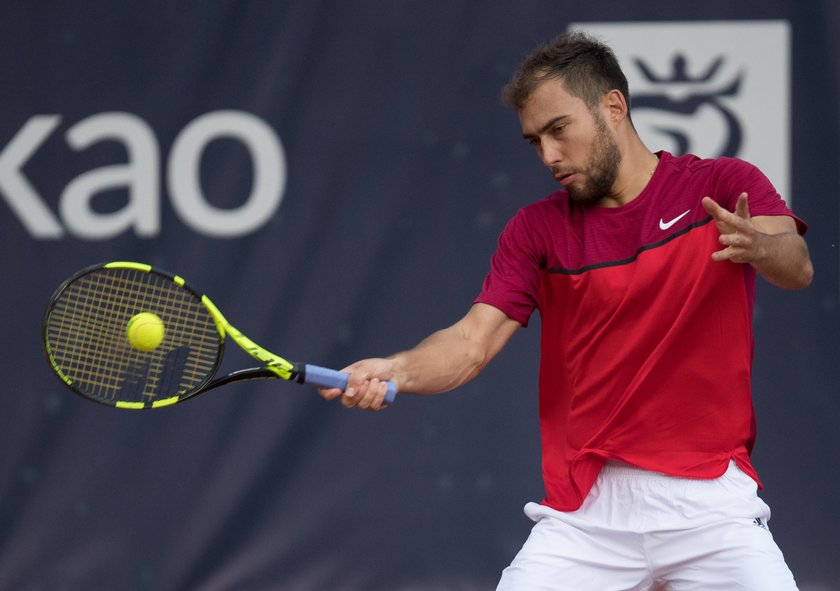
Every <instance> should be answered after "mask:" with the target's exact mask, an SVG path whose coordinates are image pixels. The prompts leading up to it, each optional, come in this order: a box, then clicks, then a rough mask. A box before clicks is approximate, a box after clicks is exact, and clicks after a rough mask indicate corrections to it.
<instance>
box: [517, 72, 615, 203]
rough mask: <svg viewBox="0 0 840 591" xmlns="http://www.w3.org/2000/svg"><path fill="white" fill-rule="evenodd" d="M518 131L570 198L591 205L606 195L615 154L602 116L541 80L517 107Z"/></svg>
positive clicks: (559, 85)
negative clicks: (525, 100)
mask: <svg viewBox="0 0 840 591" xmlns="http://www.w3.org/2000/svg"><path fill="white" fill-rule="evenodd" d="M519 121H520V124H521V125H522V135H523V137H524V138H525V139H526V140H528V142H529V143H531V144H532V145H533V146H534V147H535V148H536V150H537V154H538V155H539V156H540V159H541V160H542V162H543V164H545V165H546V166H547V167H548V168H549V169H550V170H551V173H552V175H553V176H554V178H555V179H556V180H557V181H558V182H559V183H560V184H561V185H563V186H564V187H565V188H566V190H567V191H568V192H569V195H570V196H571V198H572V199H573V200H574V201H575V202H577V203H581V204H584V205H593V204H595V203H597V202H598V201H599V200H600V199H601V198H603V197H604V196H606V195H608V194H609V193H610V191H611V190H612V188H613V184H614V183H615V180H616V177H617V176H618V165H619V163H620V162H621V152H620V151H619V148H618V145H617V144H616V142H615V139H614V138H613V136H612V133H611V131H610V129H609V128H608V127H607V123H606V121H605V120H604V117H603V115H601V113H600V112H599V111H597V110H596V111H594V112H593V111H590V110H589V108H587V106H586V104H585V103H584V102H583V100H582V99H580V98H578V97H575V96H572V95H571V94H569V93H568V92H567V91H566V87H565V85H564V84H563V82H562V81H560V80H556V79H549V80H545V81H544V82H542V83H540V85H539V86H538V87H537V88H536V90H535V91H534V94H533V95H531V97H530V98H529V99H528V101H527V102H526V103H525V104H524V106H523V107H522V109H521V110H520V111H519Z"/></svg>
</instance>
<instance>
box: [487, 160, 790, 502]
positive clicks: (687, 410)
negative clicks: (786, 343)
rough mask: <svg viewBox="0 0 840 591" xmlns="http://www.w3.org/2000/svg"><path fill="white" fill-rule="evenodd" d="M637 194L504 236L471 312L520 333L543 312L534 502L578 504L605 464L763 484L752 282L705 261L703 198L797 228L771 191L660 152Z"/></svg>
mask: <svg viewBox="0 0 840 591" xmlns="http://www.w3.org/2000/svg"><path fill="white" fill-rule="evenodd" d="M659 158H660V162H659V165H658V167H657V168H656V171H655V172H654V174H653V176H652V178H651V180H650V182H649V183H648V185H647V187H645V189H644V190H643V191H642V193H641V194H639V196H638V197H636V198H635V199H634V200H633V201H631V202H629V203H628V204H626V205H624V206H622V207H616V208H608V207H600V206H589V207H584V206H580V205H576V204H573V203H571V202H570V200H569V196H568V193H566V192H565V191H559V192H557V193H554V194H553V195H551V196H549V197H548V198H546V199H544V200H542V201H539V202H537V203H533V204H531V205H529V206H527V207H524V208H523V209H521V210H520V211H519V212H518V213H517V214H516V216H515V217H514V218H513V219H512V220H511V221H510V222H509V223H508V225H507V227H506V228H505V230H504V231H503V233H502V235H501V237H500V239H499V245H498V249H497V251H496V253H495V254H494V255H493V258H492V261H491V269H490V272H489V273H488V275H487V277H486V279H485V281H484V285H483V289H482V292H481V294H480V295H479V297H478V298H477V299H476V301H477V302H483V303H486V304H489V305H491V306H494V307H496V308H498V309H500V310H502V311H503V312H504V313H505V314H507V315H508V316H509V317H511V318H513V319H515V320H517V321H518V322H520V323H521V324H522V325H523V326H527V324H528V320H529V318H530V315H531V313H532V312H533V310H534V309H535V308H536V309H539V312H540V318H541V325H542V337H541V354H540V376H539V397H540V398H539V400H540V429H541V436H542V451H543V460H542V466H543V479H544V482H545V490H546V498H545V500H544V501H543V502H544V503H545V504H546V505H549V506H551V507H553V508H555V509H557V510H560V511H573V510H575V509H577V508H579V507H580V505H581V504H582V503H583V500H584V498H585V497H586V495H587V494H588V492H589V490H590V489H591V487H592V485H593V483H594V482H595V479H596V477H597V476H598V473H599V472H600V470H601V467H602V466H603V464H604V462H605V461H606V460H608V459H616V460H621V461H624V462H627V463H629V464H633V465H635V466H638V467H640V468H644V469H646V470H652V471H656V472H662V473H665V474H671V475H674V476H682V477H688V478H716V477H719V476H721V475H722V474H723V473H724V472H725V471H726V468H727V466H728V464H729V461H730V460H735V462H736V463H737V464H738V466H739V467H740V468H741V469H742V470H743V471H744V472H746V473H747V474H749V475H750V476H751V477H752V478H754V479H755V480H756V482H758V483H759V485H760V481H759V479H758V475H757V474H756V472H755V469H754V468H753V467H752V465H751V464H750V459H749V454H750V451H751V449H752V444H753V441H754V439H755V416H754V413H753V406H752V396H751V391H750V371H751V364H752V355H753V334H752V313H753V301H754V295H755V271H754V269H753V268H752V266H750V265H746V264H737V263H732V262H714V261H712V260H711V255H712V253H713V252H714V251H717V250H720V249H721V248H723V247H722V246H721V244H720V243H719V241H718V238H719V232H718V230H717V228H716V227H715V224H714V223H713V222H712V221H711V218H710V217H709V215H708V214H707V213H706V211H705V210H704V209H703V207H702V206H701V204H700V201H701V199H702V198H703V197H705V196H709V197H711V198H712V199H714V200H715V201H717V202H718V203H720V204H721V205H722V206H723V207H725V208H726V209H728V210H729V211H733V210H734V208H735V203H736V201H737V199H738V195H740V194H741V193H742V192H744V191H746V192H747V193H748V196H749V202H748V203H749V209H750V214H751V215H752V216H765V215H787V216H791V217H793V218H794V219H795V220H796V223H797V227H798V229H799V232H800V233H804V232H805V230H806V226H805V224H804V223H803V222H802V221H801V220H799V219H798V218H796V217H795V216H793V214H792V213H791V212H790V210H789V209H788V208H787V206H786V205H785V203H784V201H783V200H782V199H781V198H780V197H779V194H778V193H777V192H776V190H775V189H774V188H773V186H772V185H771V184H770V182H769V180H768V179H767V178H766V177H765V176H764V175H763V174H762V173H761V172H760V171H759V170H758V169H757V168H756V167H754V166H752V165H750V164H748V163H746V162H744V161H742V160H738V159H733V158H718V159H714V160H704V159H700V158H697V157H696V156H691V155H688V156H681V157H674V156H671V155H670V154H668V153H667V152H660V153H659Z"/></svg>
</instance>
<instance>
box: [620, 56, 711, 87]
mask: <svg viewBox="0 0 840 591" xmlns="http://www.w3.org/2000/svg"><path fill="white" fill-rule="evenodd" d="M633 61H634V62H635V63H636V66H638V68H639V71H640V72H641V73H642V75H643V76H644V77H645V78H647V79H648V80H649V81H650V82H653V83H654V84H669V83H673V82H680V83H685V82H688V83H698V84H699V83H703V82H708V81H709V80H711V79H712V78H714V76H715V74H717V72H718V70H719V69H720V67H721V66H722V65H723V57H718V58H717V59H715V60H714V61H713V62H712V63H711V64H710V65H709V67H708V68H706V71H705V72H703V73H701V74H699V75H698V76H695V77H691V76H690V75H689V73H688V59H686V57H685V55H683V54H682V53H677V54H676V55H674V57H673V59H672V60H671V72H672V74H671V77H670V78H666V77H665V76H659V75H657V74H656V73H654V72H653V70H652V69H651V68H650V67H649V66H648V65H647V64H646V63H645V62H644V61H642V60H641V59H639V58H634V60H633Z"/></svg>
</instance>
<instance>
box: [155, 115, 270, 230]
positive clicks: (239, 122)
mask: <svg viewBox="0 0 840 591" xmlns="http://www.w3.org/2000/svg"><path fill="white" fill-rule="evenodd" d="M222 137H227V138H233V139H235V140H238V141H240V142H242V143H243V144H244V145H245V147H246V148H247V149H248V151H249V153H250V155H251V161H252V162H253V178H254V181H253V184H252V189H251V194H250V195H249V196H248V199H247V200H246V201H245V203H244V204H243V205H241V206H240V207H238V208H236V209H219V208H216V207H213V206H212V205H210V204H209V203H208V202H207V200H206V199H205V197H204V192H203V191H202V189H201V158H202V155H203V153H204V149H205V148H206V147H207V145H208V144H209V143H210V142H212V141H213V140H216V139H219V138H222ZM167 172H168V174H167V187H168V189H169V196H170V200H171V202H172V207H173V208H174V209H175V211H176V213H177V214H178V216H179V217H180V218H181V220H182V221H183V222H184V223H185V224H187V225H188V226H190V227H191V228H193V229H194V230H196V231H198V232H201V233H203V234H205V235H208V236H214V237H217V238H233V237H237V236H242V235H244V234H249V233H251V232H253V231H254V230H256V229H257V228H259V227H260V226H262V225H263V224H265V223H266V222H268V220H269V219H271V217H272V216H273V215H274V213H275V212H276V211H277V208H278V207H279V206H280V203H281V201H282V200H283V193H284V191H285V187H286V156H285V152H284V151H283V146H282V144H281V143H280V139H279V138H278V137H277V135H276V134H275V133H274V130H273V129H272V128H271V127H270V126H269V125H268V124H267V123H266V122H265V121H263V120H262V119H260V118H259V117H256V116H254V115H251V114H250V113H245V112H242V111H214V112H211V113H207V114H205V115H202V116H200V117H197V118H196V119H194V120H193V121H191V122H190V123H189V124H188V125H187V126H186V127H185V128H184V129H183V130H182V131H181V133H179V134H178V137H176V138H175V142H174V144H173V146H172V150H171V151H170V153H169V159H168V165H167Z"/></svg>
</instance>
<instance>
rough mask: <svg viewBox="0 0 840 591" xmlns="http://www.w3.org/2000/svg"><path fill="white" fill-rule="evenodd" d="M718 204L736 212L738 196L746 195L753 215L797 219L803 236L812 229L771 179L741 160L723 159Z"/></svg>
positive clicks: (719, 164)
mask: <svg viewBox="0 0 840 591" xmlns="http://www.w3.org/2000/svg"><path fill="white" fill-rule="evenodd" d="M717 164H718V171H717V172H718V174H717V183H716V193H717V194H716V195H715V196H714V197H715V200H716V201H718V203H720V204H721V205H722V206H723V207H725V208H726V209H728V210H729V211H735V204H736V203H737V201H738V196H739V195H740V194H741V193H744V192H746V193H747V198H748V203H749V208H750V215H751V216H753V217H755V216H774V215H785V216H788V217H791V218H793V220H794V221H795V222H796V229H797V231H798V232H799V234H805V232H807V231H808V225H807V224H806V223H805V222H804V221H802V220H801V219H799V218H798V217H797V216H796V215H794V214H793V212H792V211H791V210H790V208H789V207H788V206H787V204H786V203H785V202H784V200H783V199H782V197H781V196H780V195H779V193H778V192H777V191H776V189H775V187H773V184H772V183H771V182H770V179H768V178H767V176H766V175H765V174H764V173H763V172H761V170H759V169H758V167H756V166H754V165H752V164H750V163H749V162H745V161H744V160H740V159H737V158H720V159H718V161H717Z"/></svg>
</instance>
